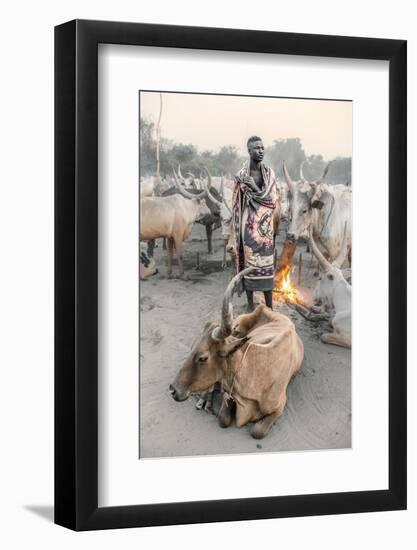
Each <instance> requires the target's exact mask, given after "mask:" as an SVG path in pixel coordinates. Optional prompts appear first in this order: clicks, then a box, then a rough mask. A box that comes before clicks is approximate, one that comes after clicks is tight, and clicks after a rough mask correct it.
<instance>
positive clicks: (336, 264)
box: [310, 228, 352, 348]
mask: <svg viewBox="0 0 417 550" xmlns="http://www.w3.org/2000/svg"><path fill="white" fill-rule="evenodd" d="M310 246H311V250H312V252H313V254H314V255H315V256H316V258H317V260H318V262H319V264H320V269H321V275H320V280H319V283H318V289H316V290H317V293H318V294H320V295H321V296H322V298H323V299H324V300H326V301H327V302H328V303H329V304H330V305H331V306H332V307H334V310H335V314H334V317H333V319H332V321H331V323H332V326H333V329H334V330H333V332H328V333H325V334H322V335H321V341H322V342H324V343H325V344H335V345H337V346H343V347H345V348H350V347H351V341H352V335H351V330H352V329H351V325H352V319H351V316H352V314H351V294H352V287H351V286H350V284H349V283H348V282H347V281H346V279H345V278H344V276H343V273H342V271H341V265H342V264H343V260H344V258H345V255H346V252H345V249H346V246H347V232H346V231H345V233H344V238H343V242H342V247H341V251H340V253H339V256H338V257H337V258H336V259H335V260H334V261H333V263H330V262H329V261H328V260H326V258H325V257H324V256H323V254H322V253H321V252H320V250H319V248H318V246H317V244H316V243H315V241H314V238H313V235H312V228H310Z"/></svg>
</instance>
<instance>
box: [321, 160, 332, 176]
mask: <svg viewBox="0 0 417 550" xmlns="http://www.w3.org/2000/svg"><path fill="white" fill-rule="evenodd" d="M331 164H333V160H331V161H330V162H328V163H327V166H326V168H325V169H324V172H323V175H322V177H321V181H324V179H325V177H326V176H327V172H328V171H329V168H330V165H331Z"/></svg>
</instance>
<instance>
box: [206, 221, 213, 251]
mask: <svg viewBox="0 0 417 550" xmlns="http://www.w3.org/2000/svg"><path fill="white" fill-rule="evenodd" d="M206 235H207V248H208V253H209V254H213V246H212V236H213V227H212V225H211V224H210V223H208V224H207V225H206Z"/></svg>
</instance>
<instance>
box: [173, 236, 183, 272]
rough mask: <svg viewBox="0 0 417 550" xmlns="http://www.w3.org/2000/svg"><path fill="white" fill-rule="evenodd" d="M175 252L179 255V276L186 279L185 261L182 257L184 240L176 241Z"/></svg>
mask: <svg viewBox="0 0 417 550" xmlns="http://www.w3.org/2000/svg"><path fill="white" fill-rule="evenodd" d="M175 252H176V254H177V260H178V269H179V271H180V273H179V276H180V277H182V278H185V277H184V261H183V257H182V239H175Z"/></svg>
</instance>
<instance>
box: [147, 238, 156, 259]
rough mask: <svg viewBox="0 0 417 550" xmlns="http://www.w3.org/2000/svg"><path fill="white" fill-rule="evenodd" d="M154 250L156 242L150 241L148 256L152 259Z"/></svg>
mask: <svg viewBox="0 0 417 550" xmlns="http://www.w3.org/2000/svg"><path fill="white" fill-rule="evenodd" d="M154 248H155V241H154V240H153V239H152V240H151V241H148V256H149V257H150V258H153V250H154Z"/></svg>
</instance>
